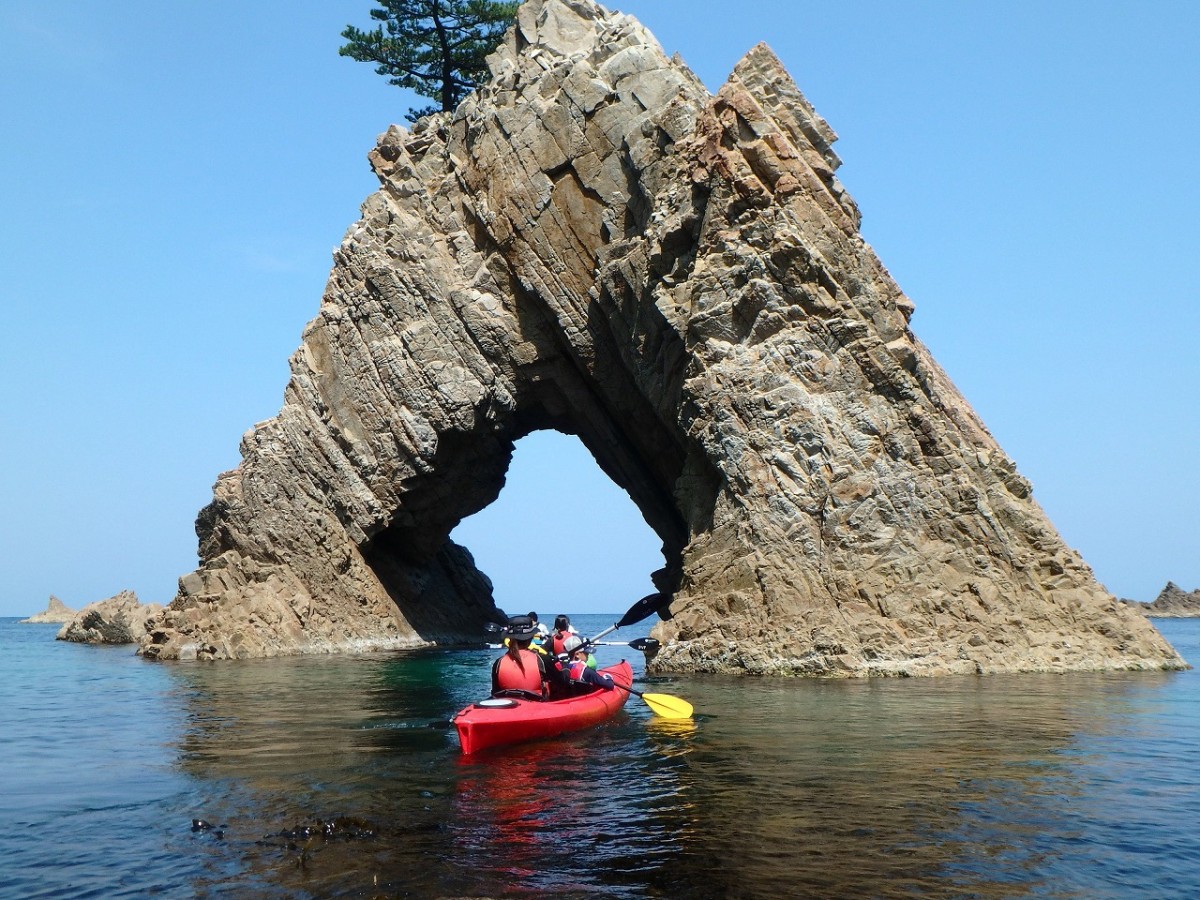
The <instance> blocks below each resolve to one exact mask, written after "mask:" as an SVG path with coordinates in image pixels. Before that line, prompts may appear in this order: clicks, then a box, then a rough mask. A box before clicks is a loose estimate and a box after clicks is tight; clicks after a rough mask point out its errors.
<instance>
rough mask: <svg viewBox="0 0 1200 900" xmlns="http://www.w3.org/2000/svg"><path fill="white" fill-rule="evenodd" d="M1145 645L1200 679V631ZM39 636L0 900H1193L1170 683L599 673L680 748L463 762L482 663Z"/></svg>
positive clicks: (16, 762) (1170, 623)
mask: <svg viewBox="0 0 1200 900" xmlns="http://www.w3.org/2000/svg"><path fill="white" fill-rule="evenodd" d="M619 615H620V614H619V613H616V614H615V615H614V616H613V617H603V616H601V617H586V616H580V617H577V619H578V621H577V624H579V625H581V626H582V630H584V631H585V632H586V633H594V632H595V631H598V630H599V629H601V628H603V627H605V626H606V625H608V624H610V623H611V620H612V619H613V618H616V617H618V616H619ZM650 624H651V623H650V622H647V623H644V625H641V626H635V627H634V628H631V629H623V630H622V631H621V632H619V633H618V634H617V635H614V636H612V637H613V638H614V639H620V640H624V641H628V640H632V639H634V638H636V637H639V636H641V635H643V634H645V629H646V628H648V627H649V625H650ZM1156 624H1157V625H1158V627H1159V628H1160V629H1161V630H1162V631H1163V633H1164V634H1165V635H1166V636H1167V638H1168V639H1169V640H1170V641H1171V642H1172V643H1173V644H1174V645H1175V646H1176V647H1177V648H1178V649H1179V650H1180V651H1181V652H1182V653H1183V655H1184V656H1185V657H1187V658H1188V659H1189V660H1191V661H1193V662H1195V661H1197V660H1200V621H1198V620H1158V621H1157V622H1156ZM55 630H56V629H55V626H37V625H19V624H17V623H16V620H13V619H0V763H2V765H0V825H2V827H0V896H2V897H21V898H25V897H106V898H107V897H125V896H129V897H142V896H147V895H158V896H167V897H191V896H198V897H216V896H237V897H395V896H405V897H459V896H467V897H472V896H473V897H484V896H487V897H528V896H545V897H587V898H608V897H614V898H617V897H620V898H640V897H714V898H717V897H739V898H740V897H745V898H753V897H763V898H766V897H909V896H921V897H981V898H992V897H996V898H1000V897H1004V898H1009V897H1053V898H1108V897H1111V898H1127V897H1154V898H1172V897H1180V898H1185V897H1187V898H1190V897H1195V896H1200V829H1198V828H1197V827H1196V823H1197V821H1200V675H1198V674H1197V673H1196V672H1195V671H1189V672H1182V673H1149V674H1139V675H1067V676H994V677H987V678H974V677H970V678H943V679H913V680H894V681H869V682H834V681H792V680H782V679H765V680H764V679H755V680H750V679H745V680H738V679H719V678H676V679H662V680H656V679H650V680H647V679H645V678H644V677H642V675H641V672H642V660H641V658H640V654H639V653H637V652H635V651H632V650H629V649H628V648H625V647H604V648H601V651H600V654H599V655H600V658H601V662H602V663H604V662H607V661H611V660H615V659H617V658H619V657H620V656H625V657H627V658H629V659H630V661H631V662H632V663H634V665H635V671H636V672H637V673H638V674H639V679H640V684H639V687H640V688H641V689H642V690H652V691H657V692H662V693H671V694H676V695H679V696H682V697H685V698H687V699H688V700H690V701H691V702H692V703H693V704H694V705H695V706H696V709H697V711H698V716H697V718H696V721H695V722H694V723H685V724H683V725H680V724H673V723H670V722H667V721H665V720H661V719H656V718H655V717H654V716H652V715H651V714H650V713H649V711H648V710H647V708H646V707H645V705H644V704H643V703H641V702H640V701H638V700H636V698H632V699H631V702H630V703H629V704H628V705H627V707H626V711H625V712H624V713H622V714H621V715H620V716H619V717H618V718H617V719H615V720H613V721H612V722H611V723H609V724H608V725H606V726H605V727H602V728H599V729H595V730H593V731H590V732H586V733H581V734H576V735H573V736H570V737H567V738H563V739H559V740H555V741H550V742H545V743H542V744H534V745H527V746H525V747H521V748H510V749H507V750H500V751H497V752H495V753H492V754H490V755H487V756H485V757H483V758H481V759H477V760H476V759H470V760H464V759H463V758H462V757H461V756H460V754H459V753H458V748H457V745H456V742H455V739H454V735H453V732H452V731H450V730H448V729H447V727H446V720H447V719H448V718H449V716H450V715H452V714H453V712H454V711H455V710H456V709H458V708H459V707H461V706H464V705H466V704H467V703H468V702H470V701H471V700H474V699H477V698H478V697H479V696H480V695H481V694H482V693H483V692H485V691H486V686H487V680H488V666H489V663H490V660H491V658H492V657H493V656H494V653H495V651H488V650H479V651H435V652H414V653H389V654H379V655H372V656H357V657H328V658H326V657H321V658H304V659H287V660H259V661H246V662H227V663H217V664H198V663H182V664H154V663H147V662H144V661H142V660H140V659H138V658H137V657H135V656H133V655H132V653H131V652H130V650H129V648H98V647H83V646H77V645H69V644H62V643H58V642H56V641H54V640H53V637H54V633H55ZM194 820H200V822H201V823H202V824H194Z"/></svg>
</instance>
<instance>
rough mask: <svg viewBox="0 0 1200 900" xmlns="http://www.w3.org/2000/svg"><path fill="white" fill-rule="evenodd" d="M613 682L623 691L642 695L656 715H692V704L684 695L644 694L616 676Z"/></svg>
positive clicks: (668, 716) (667, 716)
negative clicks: (623, 682)
mask: <svg viewBox="0 0 1200 900" xmlns="http://www.w3.org/2000/svg"><path fill="white" fill-rule="evenodd" d="M613 684H614V685H616V686H617V687H619V688H620V689H621V690H623V691H628V692H629V693H631V694H633V695H635V696H637V697H641V698H642V700H644V701H645V703H646V705H647V706H648V707H650V711H651V712H653V713H654V714H655V715H658V716H662V717H663V718H664V719H690V718H691V717H692V704H690V703H688V702H687V701H686V700H684V699H683V698H682V697H676V696H674V695H672V694H643V693H642V692H641V691H635V690H634V689H633V688H631V687H629V686H628V685H624V684H621V682H619V681H617V680H616V679H615V678H614V679H613Z"/></svg>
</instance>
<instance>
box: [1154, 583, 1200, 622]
mask: <svg viewBox="0 0 1200 900" xmlns="http://www.w3.org/2000/svg"><path fill="white" fill-rule="evenodd" d="M1145 613H1146V615H1148V616H1156V617H1158V618H1164V619H1184V618H1191V617H1193V616H1200V589H1197V590H1194V591H1185V590H1184V589H1183V588H1181V587H1180V586H1179V585H1177V584H1176V583H1175V582H1173V581H1168V582H1167V586H1166V587H1164V588H1163V589H1162V590H1161V591H1159V594H1158V596H1157V597H1155V598H1154V602H1153V603H1149V604H1146V605H1145Z"/></svg>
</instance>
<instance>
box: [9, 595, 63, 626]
mask: <svg viewBox="0 0 1200 900" xmlns="http://www.w3.org/2000/svg"><path fill="white" fill-rule="evenodd" d="M75 616H76V612H75V610H73V609H71V608H70V607H69V606H67V605H66V604H64V603H63V602H62V601H61V600H59V599H58V598H57V597H55V596H54V595H53V594H51V595H50V602H49V603H48V604H47V605H46V608H45V609H44V610H42V611H41V612H40V613H34V614H33V615H32V616H30V617H29V618H28V619H22V620H21V622H20V624H21V625H58V624H61V623H62V622H70V621H71V619H73V618H75Z"/></svg>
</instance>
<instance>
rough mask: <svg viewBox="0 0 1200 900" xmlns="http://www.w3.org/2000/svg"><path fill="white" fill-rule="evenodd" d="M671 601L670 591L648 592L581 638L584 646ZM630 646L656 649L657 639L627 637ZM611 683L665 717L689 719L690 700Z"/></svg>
mask: <svg viewBox="0 0 1200 900" xmlns="http://www.w3.org/2000/svg"><path fill="white" fill-rule="evenodd" d="M670 602H671V595H670V594H663V593H654V594H647V595H646V596H645V597H643V598H642V599H641V600H639V601H638V602H637V603H635V604H633V606H631V607H629V609H628V611H627V612H626V613H625V615H623V616H621V620H620V621H619V622H617V623H616V624H615V625H610V626H609V627H608V628H606V629H604V630H603V631H602V632H600V633H599V634H598V635H596V636H595V637H594V638H589V639H588V640H586V641H584V643H583V645H584V646H585V647H586V646H588V645H591V644H595V643H596V642H597V641H599V640H600V638H602V637H604V636H605V635H606V634H609V633H610V632H613V631H616V630H617V629H618V628H624V627H625V626H626V625H633V624H634V623H635V622H640V621H642V619H645V618H646V617H647V616H651V615H653V614H654V613H656V612H658V611H659V610H662V609H665V608H666V607H667V605H668V604H669V603H670ZM629 646H630V647H632V648H633V649H634V650H641V651H643V652H645V651H651V652H652V651H654V650H657V649H658V641H656V640H655V639H654V638H638V639H637V640H634V641H630V642H629ZM613 684H615V685H616V686H617V687H619V688H620V689H621V690H623V691H628V692H629V693H631V694H633V695H634V696H635V697H641V698H642V700H643V701H645V703H646V705H647V706H648V707H650V711H651V712H653V713H654V714H655V715H658V716H662V717H663V718H664V719H690V718H691V717H692V704H690V703H688V702H687V701H686V700H684V699H683V698H682V697H675V696H672V695H671V694H643V693H642V692H641V691H635V690H634V689H633V688H632V687H630V686H629V685H627V684H621V683H620V682H619V681H616V680H615V679H614V681H613Z"/></svg>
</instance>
